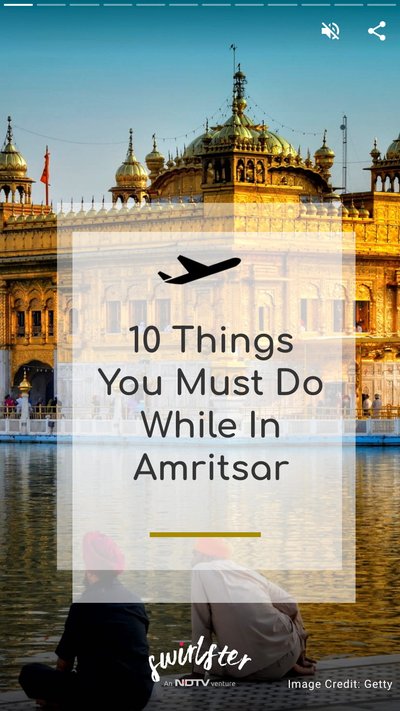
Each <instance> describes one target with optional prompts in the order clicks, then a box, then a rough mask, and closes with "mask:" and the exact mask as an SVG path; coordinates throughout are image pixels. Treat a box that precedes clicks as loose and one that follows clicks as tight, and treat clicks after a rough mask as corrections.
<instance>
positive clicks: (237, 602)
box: [189, 538, 315, 681]
mask: <svg viewBox="0 0 400 711" xmlns="http://www.w3.org/2000/svg"><path fill="white" fill-rule="evenodd" d="M229 557H230V550H229V546H228V545H227V544H226V543H225V542H224V541H223V540H221V539H209V538H201V539H199V540H198V541H197V543H196V547H195V550H194V560H193V563H194V567H193V570H192V642H193V644H197V642H198V640H199V639H200V638H201V637H203V638H204V640H203V644H202V652H203V651H205V650H206V649H207V648H209V647H210V646H211V644H212V637H213V635H214V637H215V640H216V644H217V646H218V649H223V648H225V646H226V647H227V648H228V649H229V650H236V651H237V652H238V658H243V657H244V656H245V655H247V657H248V658H250V661H247V662H246V664H244V665H243V666H241V665H235V664H232V665H231V666H229V662H228V665H224V666H219V665H218V663H216V662H215V660H214V663H213V666H212V669H211V670H210V673H211V674H215V675H217V676H220V677H221V676H222V677H231V678H232V677H233V678H235V679H238V678H240V679H241V680H242V681H267V680H268V681H272V680H276V679H281V678H282V677H283V676H285V675H312V674H314V673H315V660H314V659H309V658H308V657H307V656H306V639H307V637H308V634H307V632H306V631H305V629H304V626H303V620H302V618H301V614H300V610H299V608H298V606H297V604H296V602H294V600H292V598H291V597H290V596H289V595H288V593H286V592H285V591H284V590H282V588H280V587H278V586H277V585H275V584H274V583H272V582H270V581H269V580H267V578H265V577H264V576H262V575H260V574H259V573H256V572H254V571H251V570H248V569H247V568H244V567H243V566H241V565H238V564H237V563H234V562H233V561H232V560H229ZM214 601H217V602H214ZM246 601H247V602H246ZM228 659H229V657H228ZM189 676H190V677H191V678H204V676H205V670H204V668H202V667H201V666H198V665H196V664H194V665H193V673H192V674H191V675H189Z"/></svg>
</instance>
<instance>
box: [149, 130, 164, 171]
mask: <svg viewBox="0 0 400 711" xmlns="http://www.w3.org/2000/svg"><path fill="white" fill-rule="evenodd" d="M145 161H146V165H147V167H148V169H149V171H150V172H151V173H153V172H155V173H159V172H160V170H162V169H163V168H164V162H165V158H164V156H163V155H162V154H161V153H160V151H159V150H158V148H157V142H156V134H155V133H153V150H152V151H151V152H150V153H148V154H147V156H146V158H145Z"/></svg>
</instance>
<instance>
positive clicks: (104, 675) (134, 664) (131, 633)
mask: <svg viewBox="0 0 400 711" xmlns="http://www.w3.org/2000/svg"><path fill="white" fill-rule="evenodd" d="M83 554H84V562H85V567H86V573H85V587H86V589H85V591H84V593H83V595H82V596H81V598H80V600H79V601H78V602H76V603H73V604H72V605H71V607H70V610H69V614H68V617H67V620H66V623H65V629H64V633H63V635H62V637H61V639H60V642H59V644H58V646H57V649H56V654H57V656H58V661H57V666H56V669H54V668H52V667H50V666H47V665H45V664H37V663H34V664H27V665H26V666H24V667H23V668H22V670H21V673H20V677H19V682H20V684H21V686H22V688H23V690H24V691H25V693H26V695H27V696H28V697H29V698H31V699H36V700H37V702H38V704H39V705H41V706H44V707H45V708H51V709H66V710H67V709H68V710H69V709H70V710H71V711H75V710H76V709H85V711H90V710H91V709H93V710H94V711H105V710H106V709H107V710H108V711H109V710H110V709H118V711H139V710H140V709H142V708H144V706H145V705H146V704H147V702H148V700H149V698H150V695H151V692H152V687H153V682H152V680H151V670H150V665H149V659H148V644H147V636H146V635H147V629H148V624H149V623H148V619H147V615H146V611H145V608H144V605H143V604H142V603H141V602H140V601H139V600H138V598H135V596H134V595H132V593H130V592H129V590H127V588H125V587H124V586H123V585H122V584H121V582H120V581H119V580H118V575H119V574H120V573H121V572H122V570H123V568H124V557H123V554H122V552H121V551H120V549H119V548H118V546H116V544H115V543H114V542H113V541H112V539H111V538H109V537H108V536H105V535H103V534H101V533H97V532H91V533H87V534H86V535H85V538H84V543H83ZM104 568H106V569H104ZM75 660H76V661H77V666H76V670H74V664H75Z"/></svg>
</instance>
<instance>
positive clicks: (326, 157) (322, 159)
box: [314, 130, 335, 169]
mask: <svg viewBox="0 0 400 711" xmlns="http://www.w3.org/2000/svg"><path fill="white" fill-rule="evenodd" d="M314 157H315V162H316V164H317V165H318V166H320V167H321V168H324V169H326V168H331V167H332V166H333V161H334V158H335V151H333V150H332V148H329V146H327V145H326V130H325V131H324V140H323V143H322V146H321V148H318V150H317V151H315V153H314Z"/></svg>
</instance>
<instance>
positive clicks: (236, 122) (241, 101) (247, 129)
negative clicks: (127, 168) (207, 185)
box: [167, 65, 330, 165]
mask: <svg viewBox="0 0 400 711" xmlns="http://www.w3.org/2000/svg"><path fill="white" fill-rule="evenodd" d="M233 80H234V92H233V94H234V98H233V102H232V115H231V116H230V117H229V118H228V120H227V121H226V122H225V123H224V124H223V125H222V126H221V125H219V126H216V127H214V128H212V129H210V130H208V122H207V126H206V132H205V133H202V134H201V135H200V136H197V137H196V138H195V139H194V140H193V141H192V142H191V143H190V144H189V145H188V147H187V148H186V149H185V151H184V154H183V158H184V159H189V158H198V157H199V156H200V155H201V154H202V153H204V152H205V150H206V147H207V146H208V145H210V144H211V145H212V146H216V145H218V144H220V143H222V144H224V143H230V142H231V141H232V140H235V139H236V138H237V139H238V140H239V141H241V140H242V141H245V142H251V143H253V142H254V143H256V144H257V143H259V145H260V146H261V147H262V150H265V151H266V152H267V153H268V154H270V155H282V154H283V155H284V156H293V157H294V158H297V157H298V152H297V151H296V149H295V148H294V147H293V146H292V145H291V144H290V143H289V141H287V140H286V139H285V138H283V137H282V136H279V135H278V134H277V133H273V132H272V131H268V130H267V127H266V126H264V124H262V125H261V124H255V123H254V122H253V121H252V120H251V119H250V118H249V116H247V115H246V114H245V113H244V111H245V110H246V107H247V101H246V98H245V95H244V85H245V84H246V83H247V82H246V76H245V74H244V73H243V72H242V71H241V69H240V65H238V70H237V71H236V73H235V74H234V77H233ZM329 150H330V149H329ZM167 165H168V164H167Z"/></svg>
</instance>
